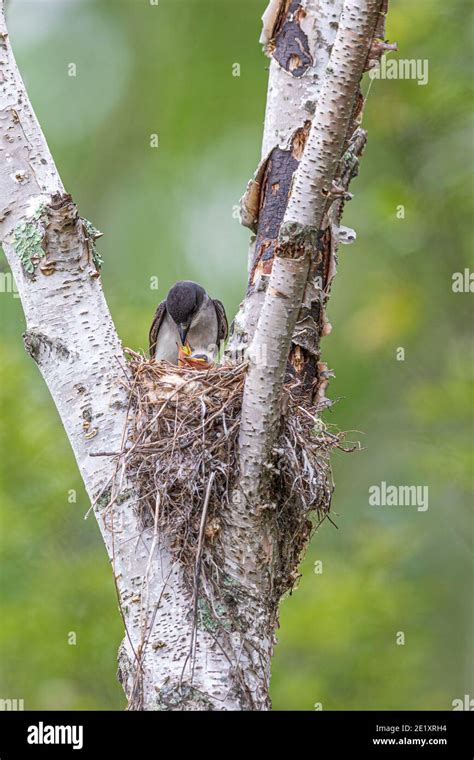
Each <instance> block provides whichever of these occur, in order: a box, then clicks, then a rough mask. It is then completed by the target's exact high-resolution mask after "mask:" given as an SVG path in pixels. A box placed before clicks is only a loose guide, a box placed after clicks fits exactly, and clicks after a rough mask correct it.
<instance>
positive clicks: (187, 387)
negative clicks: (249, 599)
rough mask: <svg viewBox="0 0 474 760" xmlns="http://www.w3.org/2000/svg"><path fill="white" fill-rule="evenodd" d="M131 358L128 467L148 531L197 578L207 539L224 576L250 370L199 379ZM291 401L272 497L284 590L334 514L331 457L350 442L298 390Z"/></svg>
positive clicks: (239, 367)
mask: <svg viewBox="0 0 474 760" xmlns="http://www.w3.org/2000/svg"><path fill="white" fill-rule="evenodd" d="M129 353H130V357H131V359H130V363H129V367H130V369H131V373H132V378H133V379H132V383H131V385H130V389H129V390H130V394H131V410H132V417H131V430H130V432H129V440H128V442H127V455H126V460H127V469H128V474H129V475H130V476H131V477H132V478H136V479H137V481H138V484H139V494H140V501H139V505H140V506H139V510H140V518H141V522H142V525H143V527H145V526H151V525H153V524H154V523H155V520H156V525H157V527H158V530H159V531H160V532H161V534H162V535H163V534H164V535H166V536H167V537H168V539H169V541H170V545H171V549H172V550H173V551H175V552H176V554H177V557H178V558H179V560H180V561H181V562H182V563H183V565H184V567H185V568H187V569H188V570H190V571H191V572H192V569H193V568H194V566H195V562H196V557H197V554H198V546H199V544H200V536H201V543H202V542H204V544H205V547H206V553H205V554H206V558H207V559H206V563H208V562H209V561H210V562H211V563H215V565H216V569H217V567H218V565H219V547H220V537H221V530H222V514H223V510H224V509H225V507H226V506H227V505H228V504H229V502H230V501H231V500H232V498H233V493H234V487H235V485H236V484H237V478H238V460H237V444H238V434H239V425H240V413H241V405H242V393H243V387H244V381H245V373H246V364H245V363H241V364H235V365H222V366H214V367H211V368H210V369H205V370H196V369H189V368H178V367H175V366H172V365H169V364H166V363H165V362H156V361H154V360H152V361H150V360H147V359H145V358H144V357H142V356H141V355H140V354H136V353H134V352H129ZM285 394H286V399H285V403H284V408H285V413H284V415H283V417H282V427H281V431H280V435H279V438H278V441H277V445H276V447H275V450H274V452H275V459H274V462H273V463H272V464H273V470H272V471H271V473H272V479H271V481H272V486H274V487H271V491H272V492H274V498H275V500H276V501H277V521H278V534H279V537H280V539H281V540H280V555H281V556H282V557H284V558H285V561H284V565H285V567H282V568H281V572H280V573H279V575H280V577H281V580H282V585H283V586H286V588H291V586H292V585H293V584H294V582H295V580H296V578H297V565H298V561H299V557H300V553H301V550H302V548H303V547H304V545H305V544H306V542H307V540H308V538H309V535H310V532H311V527H312V522H311V521H310V518H311V517H312V516H313V515H316V516H317V519H318V521H320V520H321V519H323V518H324V516H326V515H327V513H328V512H329V507H330V501H331V493H332V483H331V477H330V465H329V452H330V450H331V449H332V448H334V447H335V446H339V445H340V443H341V436H340V435H336V434H334V433H331V432H330V431H328V429H327V428H326V426H325V425H324V424H323V423H321V421H320V420H319V418H318V416H317V409H316V407H314V406H303V405H302V400H301V396H298V395H297V393H296V392H294V389H292V388H291V387H290V386H285ZM234 498H235V496H234ZM204 504H206V515H205V517H206V520H205V525H203V526H201V518H202V514H203V507H204ZM203 531H204V532H203ZM201 548H202V547H201ZM209 549H212V551H208V550H209ZM200 550H201V549H200ZM211 569H212V568H211Z"/></svg>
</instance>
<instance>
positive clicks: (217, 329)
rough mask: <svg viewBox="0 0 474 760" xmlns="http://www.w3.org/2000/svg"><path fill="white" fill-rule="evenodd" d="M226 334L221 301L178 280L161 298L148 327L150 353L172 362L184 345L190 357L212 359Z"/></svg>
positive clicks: (207, 360) (226, 329) (198, 288)
mask: <svg viewBox="0 0 474 760" xmlns="http://www.w3.org/2000/svg"><path fill="white" fill-rule="evenodd" d="M227 333H228V325H227V317H226V313H225V309H224V306H223V304H222V303H221V302H220V301H218V300H217V298H210V297H209V296H208V294H207V293H206V291H205V290H204V288H203V287H201V285H198V284H197V283H196V282H192V281H191V280H181V281H180V282H177V283H175V284H174V285H173V287H172V288H171V290H170V291H169V293H168V295H167V296H166V299H165V300H164V301H162V302H161V303H160V304H159V306H158V308H157V310H156V312H155V316H154V319H153V323H152V325H151V329H150V356H152V357H153V356H154V357H155V359H158V360H160V359H165V360H166V361H168V362H171V363H172V364H178V360H179V358H180V356H181V355H182V351H183V349H184V348H185V349H186V352H187V353H189V354H190V356H191V357H192V358H193V359H203V360H204V361H206V362H212V361H213V360H214V359H215V357H216V355H217V353H218V351H219V348H220V346H221V343H222V342H223V341H225V339H226V338H227Z"/></svg>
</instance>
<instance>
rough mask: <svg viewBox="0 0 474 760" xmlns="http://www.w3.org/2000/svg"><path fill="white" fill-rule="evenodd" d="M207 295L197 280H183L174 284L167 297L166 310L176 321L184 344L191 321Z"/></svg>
mask: <svg viewBox="0 0 474 760" xmlns="http://www.w3.org/2000/svg"><path fill="white" fill-rule="evenodd" d="M205 295H206V291H205V290H204V288H202V287H201V286H200V285H198V284H197V283H196V282H191V280H182V281H181V282H177V283H176V284H175V285H173V287H172V288H171V290H170V292H169V293H168V295H167V297H166V310H167V312H168V314H169V315H170V317H171V319H172V320H173V321H174V322H175V323H176V326H177V328H178V332H179V337H180V339H181V343H182V345H183V346H185V345H186V336H187V334H188V330H189V328H190V327H191V322H192V321H193V318H194V316H195V315H196V314H197V312H198V311H199V309H200V308H201V306H202V302H203V301H204V297H205Z"/></svg>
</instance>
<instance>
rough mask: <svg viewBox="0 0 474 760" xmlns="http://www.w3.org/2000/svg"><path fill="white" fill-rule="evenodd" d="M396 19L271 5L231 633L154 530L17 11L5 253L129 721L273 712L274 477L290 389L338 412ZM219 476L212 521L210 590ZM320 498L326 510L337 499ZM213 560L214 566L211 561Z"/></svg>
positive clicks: (245, 216) (232, 533)
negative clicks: (358, 236)
mask: <svg viewBox="0 0 474 760" xmlns="http://www.w3.org/2000/svg"><path fill="white" fill-rule="evenodd" d="M385 13H386V2H384V0H345V1H343V0H271V2H270V4H269V6H268V8H267V10H266V12H265V14H264V17H263V32H262V37H261V42H262V43H263V46H264V50H265V53H266V54H267V55H268V56H269V58H270V73H269V86H268V97H267V110H266V116H265V125H264V135H263V144H262V161H261V163H260V165H259V167H258V168H257V171H256V174H255V177H254V178H253V179H252V180H251V181H250V182H249V185H248V188H247V191H246V193H245V195H244V197H243V199H242V202H241V220H242V223H243V224H245V225H246V226H248V227H249V228H250V229H251V230H252V233H253V235H252V242H251V245H250V252H249V267H248V268H249V285H248V290H247V293H246V296H245V298H244V300H243V302H242V304H241V307H240V309H239V312H238V314H237V315H236V317H235V320H234V325H233V330H232V334H231V338H230V341H229V344H228V349H227V354H228V363H227V365H226V366H227V367H230V371H232V366H233V357H234V359H235V355H236V353H239V352H240V353H242V352H243V354H244V356H245V357H246V364H245V368H246V374H245V378H244V380H245V387H244V390H243V397H242V400H241V421H240V429H239V432H238V437H237V439H236V441H237V443H236V445H237V450H236V457H237V462H238V468H237V471H236V475H235V479H234V482H233V484H232V494H231V498H230V500H229V501H228V502H227V503H226V505H225V507H224V506H223V508H222V512H223V514H222V525H221V528H220V530H221V535H220V547H221V551H222V555H223V562H224V569H225V572H223V573H222V574H221V575H219V578H220V579H221V580H220V582H221V583H222V585H223V586H224V585H225V586H226V591H225V593H224V589H221V591H222V595H221V598H222V599H223V600H224V599H225V600H228V599H229V598H231V601H232V605H233V615H232V616H229V618H228V620H227V621H226V624H225V625H224V624H222V625H214V624H209V625H205V624H201V625H198V626H197V625H196V603H197V597H196V594H195V595H194V597H193V593H192V592H190V589H189V587H188V585H187V584H186V582H185V577H184V571H183V568H182V566H181V565H180V563H179V562H177V561H176V558H175V556H174V554H173V550H172V546H171V543H170V538H169V536H167V535H163V534H162V533H161V532H160V530H159V528H158V521H157V520H155V523H154V524H153V525H148V526H147V527H143V523H142V522H141V520H140V511H139V509H138V508H137V504H138V499H139V494H138V489H137V485H136V482H135V481H134V479H133V478H131V477H130V474H129V472H128V470H127V467H126V452H127V446H126V445H124V444H125V443H126V440H127V431H128V429H129V427H130V424H131V421H133V420H132V418H133V415H134V410H133V409H132V407H131V406H130V395H129V393H128V391H127V387H130V385H131V384H132V383H133V382H134V381H133V377H132V374H131V371H130V366H129V365H128V364H127V362H126V361H125V360H124V355H123V350H122V347H121V343H120V340H119V338H118V336H117V333H116V331H115V328H114V324H113V321H112V318H111V316H110V313H109V310H108V308H107V304H106V301H105V298H104V294H103V290H102V286H101V279H100V266H101V260H100V256H99V254H98V251H97V244H96V239H97V238H98V236H99V235H100V233H99V232H98V231H97V230H96V229H95V228H94V227H93V225H92V224H91V223H90V222H88V221H87V220H85V219H83V218H82V217H81V215H80V212H79V210H78V208H77V206H76V204H75V203H74V201H73V199H72V197H71V195H69V194H68V192H67V191H66V190H65V188H64V187H63V184H62V182H61V179H60V176H59V174H58V171H57V168H56V166H55V164H54V160H53V157H52V155H51V153H50V151H49V149H48V146H47V143H46V140H45V137H44V135H43V133H42V131H41V128H40V125H39V124H38V121H37V119H36V117H35V114H34V111H33V109H32V106H31V103H30V101H29V99H28V95H27V92H26V90H25V87H24V84H23V81H22V79H21V75H20V73H19V71H18V68H17V65H16V63H15V59H14V56H13V52H12V49H11V45H10V41H9V37H8V31H7V26H6V21H5V13H4V8H3V2H2V10H1V17H0V47H1V49H0V134H1V143H0V151H1V174H0V235H1V241H2V245H3V249H4V251H5V254H6V257H7V259H8V262H9V264H10V267H11V270H12V273H13V276H14V278H15V280H16V284H17V287H18V292H19V295H20V298H21V302H22V305H23V310H24V314H25V320H26V330H25V333H24V344H25V348H26V350H27V352H28V353H29V355H30V356H31V357H32V359H33V360H34V361H35V362H36V364H37V366H38V368H39V370H40V372H41V374H42V376H43V378H44V381H45V382H46V384H47V386H48V388H49V390H50V393H51V395H52V398H53V400H54V402H55V405H56V408H57V411H58V413H59V415H60V417H61V420H62V422H63V425H64V428H65V433H66V435H67V436H68V438H69V441H70V443H71V446H72V448H73V451H74V455H75V457H76V460H77V464H78V467H79V470H80V472H81V475H82V478H83V480H84V483H85V487H86V489H87V493H88V495H89V498H90V500H91V509H92V511H93V512H94V514H95V517H96V519H97V523H98V526H99V529H100V531H101V534H102V537H103V540H104V544H105V548H106V551H107V553H108V556H109V559H110V563H111V567H112V571H113V577H114V583H115V587H116V591H117V598H118V603H119V609H120V614H121V615H122V618H123V624H124V633H125V635H124V640H123V642H122V645H121V647H120V651H119V656H118V666H119V668H118V675H119V680H120V681H121V683H122V685H123V688H124V691H125V694H126V697H127V700H128V707H129V709H143V710H154V709H158V710H266V709H269V708H270V700H269V681H270V663H271V657H272V653H273V647H274V641H275V629H276V627H277V624H278V606H279V602H280V598H281V595H282V593H283V592H284V590H285V588H288V585H286V587H285V586H284V584H282V583H280V582H278V579H279V578H280V577H281V575H282V567H283V566H284V565H285V562H286V563H287V556H286V554H287V552H288V546H289V545H290V543H289V542H290V540H291V538H292V537H291V536H288V535H282V529H281V524H280V522H279V512H278V508H277V503H278V495H277V494H276V493H275V479H274V478H273V477H272V470H274V469H275V468H274V452H275V446H276V444H277V441H278V435H279V429H280V424H281V417H282V415H284V413H285V409H284V398H285V396H284V393H283V390H284V386H285V383H286V382H287V381H288V380H290V381H291V383H292V387H293V389H296V392H297V393H298V394H301V398H302V399H306V401H307V402H308V403H309V404H311V405H312V408H314V409H315V410H317V411H320V410H321V409H323V408H324V407H325V406H326V405H327V404H329V402H328V401H327V400H326V398H325V389H326V386H327V383H328V374H329V373H328V370H327V367H326V365H325V364H324V363H323V362H322V361H321V357H320V339H321V337H323V336H324V335H325V334H327V333H328V332H329V329H330V326H329V325H328V322H327V318H326V314H325V306H326V302H327V299H328V297H329V292H330V284H331V280H332V277H333V275H334V273H335V262H336V252H337V246H338V243H339V242H340V241H342V242H350V240H351V239H353V238H354V235H355V233H353V232H352V231H350V230H347V229H345V228H344V227H342V226H341V224H340V221H341V215H342V211H343V207H344V203H345V202H346V201H347V200H348V199H349V198H350V197H351V196H350V194H349V193H348V186H349V183H350V180H351V179H352V177H353V176H355V174H356V173H357V166H358V162H359V158H360V156H361V153H362V150H363V148H364V146H365V140H366V135H365V132H364V131H363V130H362V129H361V127H360V115H361V111H362V106H363V97H362V95H361V91H360V82H361V78H362V75H363V73H364V71H366V70H367V69H368V68H370V67H371V66H372V65H375V64H376V63H377V61H378V59H379V58H380V55H381V53H382V52H383V50H384V49H385V47H386V45H385V43H384V41H383V38H384V23H385ZM107 452H109V454H110V453H112V454H113V453H115V455H114V456H111V455H105V454H106V453H107ZM214 475H215V473H213V474H211V476H210V478H209V481H208V485H207V488H206V489H205V494H204V498H203V502H202V507H201V509H202V511H201V517H200V531H199V552H198V557H197V561H196V568H195V571H196V579H197V582H199V571H200V558H201V556H202V550H203V544H204V543H205V541H206V536H207V535H208V528H209V526H208V524H207V508H208V503H209V499H210V494H211V491H212V486H213V481H214ZM158 477H159V474H158ZM318 487H320V488H321V494H320V498H321V501H322V502H324V503H325V506H326V508H327V509H328V508H329V502H330V498H331V493H330V492H329V491H328V490H327V487H324V488H323V485H322V484H321V486H318ZM158 510H159V505H158V503H157V505H156V514H157V513H158ZM78 519H79V518H78ZM310 532H311V531H310V528H308V529H307V534H306V533H305V535H304V536H303V538H304V540H302V544H301V546H303V544H304V543H305V542H306V540H307V539H308V538H309V535H310ZM206 551H207V553H208V554H210V556H211V560H212V544H210V545H209V546H207V548H206ZM285 567H286V565H285ZM292 572H293V573H294V572H295V571H294V569H293V570H292ZM195 591H196V589H195ZM196 593H197V592H196ZM226 604H230V602H229V601H224V602H222V605H221V606H223V607H224V608H225V605H226ZM214 612H215V610H214ZM219 614H220V613H219ZM225 614H226V613H225V609H224V612H223V613H222V615H223V616H224V617H225ZM236 621H238V624H237V623H236ZM201 623H202V616H201Z"/></svg>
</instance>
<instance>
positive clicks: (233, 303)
mask: <svg viewBox="0 0 474 760" xmlns="http://www.w3.org/2000/svg"><path fill="white" fill-rule="evenodd" d="M264 7H265V1H264V0H258V1H257V0H255V1H254V0H246V1H244V2H240V3H234V2H231V0H199V2H198V0H160V2H159V5H158V6H156V7H155V6H150V5H149V3H148V1H147V0H121V1H117V2H113V3H112V2H105V1H103V2H99V1H97V2H80V1H79V0H77V1H72V0H71V1H68V2H54V1H51V0H37V2H26V1H25V0H12V2H11V3H10V7H9V16H10V31H11V37H12V40H13V43H14V49H15V52H16V55H17V59H18V62H19V65H20V68H21V71H22V73H23V76H24V79H25V82H26V84H27V87H28V91H29V93H30V97H31V99H32V101H33V104H34V106H35V108H36V111H37V115H38V118H39V120H40V123H41V124H42V127H43V130H44V132H45V134H46V136H47V138H48V141H49V144H50V147H51V150H52V152H53V155H54V156H55V159H56V162H57V165H58V167H59V170H60V172H61V175H62V178H63V181H64V183H65V185H66V187H67V189H68V190H69V191H70V192H72V193H73V195H74V198H75V200H76V201H77V202H78V204H79V207H80V209H81V213H82V215H83V216H85V217H86V218H88V219H90V220H91V221H92V222H93V223H94V224H95V225H96V226H97V227H98V228H99V229H101V230H103V231H104V232H105V233H106V235H105V237H104V238H103V239H102V240H101V241H100V245H101V252H102V254H103V256H104V258H105V266H104V268H103V283H104V288H105V291H106V295H107V299H108V301H109V304H110V307H111V310H112V314H113V316H114V319H115V322H116V325H117V328H118V330H119V333H120V335H121V337H122V338H123V342H124V344H125V345H128V346H131V347H133V348H135V349H138V348H144V347H145V346H146V342H147V332H148V327H149V323H150V320H151V316H152V313H153V311H154V309H155V307H156V303H157V301H158V300H160V299H161V298H162V297H163V296H164V294H165V293H166V291H167V289H168V287H169V286H170V285H171V284H172V283H173V281H175V280H176V279H179V278H184V277H186V278H192V279H198V280H199V281H201V282H202V283H203V284H204V285H205V286H206V287H207V288H208V289H209V290H210V291H211V293H212V294H214V295H216V296H217V295H218V296H219V297H220V298H222V299H223V300H224V301H225V304H226V306H227V309H228V312H229V314H232V313H233V312H234V311H235V310H236V307H237V305H238V302H239V300H240V298H241V297H242V294H243V291H244V286H245V281H246V255H247V242H248V234H247V231H246V230H244V229H242V228H241V227H239V225H238V223H237V221H236V220H235V218H234V214H233V211H234V206H235V204H237V203H238V199H239V197H240V195H241V193H242V190H243V188H244V187H245V184H246V182H247V180H248V178H249V177H250V176H251V175H252V173H253V171H254V169H255V167H256V164H257V162H258V158H259V146H260V140H261V128H262V122H263V115H264V108H265V90H266V81H267V65H268V62H267V60H266V59H265V58H264V57H263V56H262V54H261V51H260V48H259V45H258V44H257V39H258V34H259V18H260V15H261V13H262V11H263V9H264ZM471 13H472V12H471V4H470V3H469V2H467V0H466V2H463V1H462V0H453V1H452V2H451V3H446V2H444V0H422V1H421V0H420V2H417V3H413V2H412V0H400V1H399V2H392V9H391V11H390V16H389V23H388V31H387V34H388V37H389V39H390V40H391V41H393V40H396V41H397V42H398V43H399V48H400V51H399V53H396V54H392V56H393V55H394V56H395V57H397V58H409V59H412V58H420V59H426V60H427V61H428V63H429V81H428V84H427V85H426V86H422V85H418V84H417V83H416V81H413V80H375V81H374V82H372V85H371V89H370V94H369V98H368V101H367V105H366V109H365V119H364V126H365V127H366V128H367V129H368V131H369V145H368V149H367V151H366V155H365V157H364V160H363V162H362V167H361V172H360V177H359V178H358V179H357V180H356V181H355V183H354V185H353V187H352V190H353V191H354V192H355V198H354V200H353V201H352V203H351V204H349V205H348V208H347V211H346V215H345V220H344V222H345V224H346V225H348V226H351V227H354V228H355V229H356V230H357V233H358V240H357V242H356V243H355V244H353V245H352V246H351V247H350V248H349V247H343V248H342V250H341V252H340V257H339V258H340V261H339V275H338V277H337V279H336V281H335V285H334V288H333V297H332V299H331V303H330V307H329V316H330V319H331V322H332V324H333V328H334V329H333V332H332V334H331V336H330V337H329V338H327V339H326V340H325V342H324V358H325V359H326V360H327V361H328V362H329V364H330V366H331V367H333V368H334V369H335V370H336V371H337V379H336V380H334V381H333V383H332V385H331V389H330V391H331V396H332V398H335V399H339V401H338V403H337V404H336V405H335V407H334V408H333V411H332V412H330V413H328V414H327V419H328V421H329V422H331V423H335V424H337V425H339V426H340V427H341V428H342V429H345V430H349V431H350V430H355V431H362V432H351V433H349V438H351V439H353V440H361V442H362V446H363V450H362V451H361V452H358V453H354V454H342V453H339V452H338V453H337V455H336V456H335V457H334V478H335V482H336V492H335V496H334V501H333V510H334V514H333V518H334V520H335V522H336V524H337V525H338V529H337V530H336V529H335V528H333V526H331V524H330V523H328V522H326V523H324V524H323V525H322V526H321V528H320V529H319V531H318V534H317V536H316V537H315V538H314V540H313V542H312V544H311V547H310V549H309V551H308V554H307V557H306V559H305V561H304V563H303V567H302V574H303V575H302V580H301V582H300V586H299V588H298V589H297V590H296V591H295V592H293V594H292V595H291V596H290V597H289V598H288V599H286V600H285V601H284V602H283V605H282V610H281V628H280V630H279V635H278V639H279V644H278V646H277V648H276V654H275V660H274V668H273V680H272V695H273V701H274V707H275V708H279V709H292V708H294V709H304V710H312V709H314V706H315V704H317V703H322V705H323V708H324V709H373V708H381V709H397V708H398V709H425V708H435V709H443V708H448V709H449V708H450V707H451V703H452V700H453V699H455V698H458V697H462V696H463V695H464V694H465V693H471V694H472V693H473V692H472V689H473V684H472V632H473V626H472V588H473V568H472V513H471V510H470V502H469V493H470V492H471V489H472V464H473V463H472V457H471V455H470V453H469V452H470V443H472V433H473V420H472V410H473V397H472V387H471V386H470V385H469V379H470V378H472V368H473V365H472V347H471V345H470V342H469V337H470V332H471V329H472V316H471V311H470V309H469V303H468V301H469V299H470V298H471V299H472V296H470V295H469V294H468V293H460V294H456V293H453V291H452V287H451V283H452V275H453V273H454V272H462V271H463V270H464V268H465V267H469V266H470V267H473V261H472V251H473V247H472V235H471V233H472V223H471V214H472V184H471V181H470V170H472V147H473V130H472V124H471V123H470V107H469V106H470V102H471V100H470V97H469V96H470V95H472V90H471V82H472V79H471V67H472V45H471V39H470V28H471V25H470V21H471ZM236 62H238V63H239V64H240V66H241V76H240V77H233V76H232V64H233V63H236ZM70 63H75V64H76V67H77V75H76V77H70V76H68V65H69V64H70ZM152 134H158V137H159V148H158V149H153V148H151V147H150V135H152ZM399 205H403V206H404V207H405V218H404V219H399V218H397V207H398V206H399ZM5 267H6V264H3V271H6V268H5ZM153 276H158V278H159V290H158V291H156V290H152V289H150V278H151V277H153ZM0 316H1V324H2V335H3V340H2V345H1V347H0V372H1V389H0V404H1V451H2V457H1V465H0V466H1V469H0V472H1V513H0V514H1V518H0V519H1V523H0V525H1V580H0V607H1V615H2V625H1V629H0V660H1V686H0V696H1V697H4V698H6V697H10V698H15V697H16V698H23V699H24V700H25V707H26V708H32V709H38V708H65V709H68V708H69V709H93V708H97V709H114V708H117V709H121V708H123V706H124V698H123V695H122V691H121V688H120V686H119V684H118V683H117V682H116V680H115V671H116V649H117V646H118V644H119V641H120V639H121V635H122V627H121V621H120V617H119V614H118V611H117V603H116V598H115V590H114V586H113V581H112V576H111V573H110V569H109V567H108V562H107V559H106V556H105V552H104V549H103V547H102V545H101V539H100V536H99V533H98V530H97V528H96V526H95V525H94V522H93V519H90V520H87V521H84V520H83V516H84V515H85V513H86V512H87V509H88V506H89V505H88V502H87V497H86V494H85V491H84V489H83V486H82V483H81V481H80V478H79V475H78V473H77V469H76V466H75V462H74V458H73V455H72V452H71V451H70V449H69V446H68V443H67V440H66V437H65V434H64V431H63V429H62V426H61V423H60V421H59V419H58V417H57V414H56V411H55V409H54V406H53V404H52V402H51V399H50V397H49V395H48V392H47V390H46V388H45V386H44V384H43V382H42V380H41V377H40V375H39V373H38V371H37V369H36V367H35V366H34V365H33V363H32V362H31V360H29V359H28V358H27V357H26V355H25V353H24V352H23V349H22V344H21V332H22V330H23V325H24V320H23V315H22V312H21V306H20V303H19V300H18V299H17V298H15V297H14V295H13V294H11V293H1V294H0ZM398 347H403V348H404V349H405V361H397V360H396V351H397V348H398ZM381 481H386V482H387V483H389V484H395V485H398V484H419V485H428V486H429V499H430V500H429V509H428V511H427V512H418V511H417V510H416V508H415V507H373V506H369V504H368V489H369V487H370V486H371V485H372V484H377V483H380V482H381ZM74 494H76V500H75V501H74V498H75V496H74ZM316 560H320V561H321V562H322V568H323V572H322V573H315V572H314V571H313V568H315V565H314V563H315V561H316ZM400 631H401V632H404V634H405V644H404V645H403V646H401V645H397V643H396V637H397V633H398V632H400ZM70 632H75V633H76V636H77V643H76V645H70V644H69V643H68V636H69V634H70Z"/></svg>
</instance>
